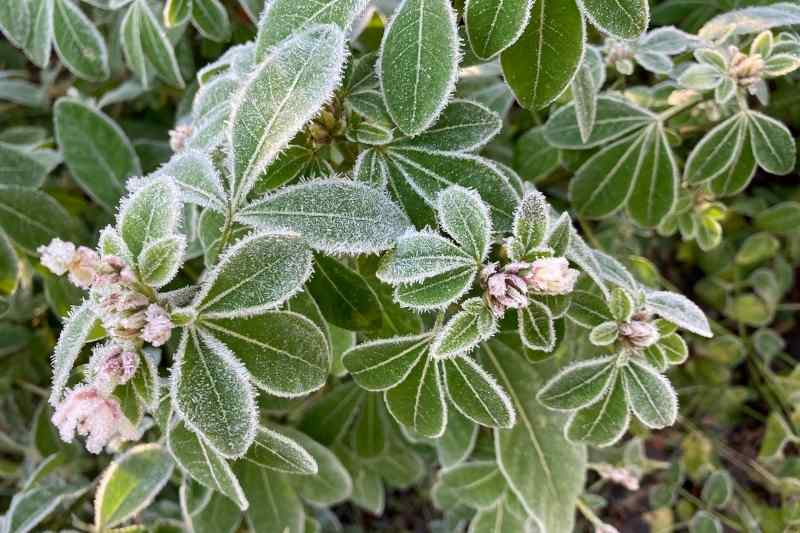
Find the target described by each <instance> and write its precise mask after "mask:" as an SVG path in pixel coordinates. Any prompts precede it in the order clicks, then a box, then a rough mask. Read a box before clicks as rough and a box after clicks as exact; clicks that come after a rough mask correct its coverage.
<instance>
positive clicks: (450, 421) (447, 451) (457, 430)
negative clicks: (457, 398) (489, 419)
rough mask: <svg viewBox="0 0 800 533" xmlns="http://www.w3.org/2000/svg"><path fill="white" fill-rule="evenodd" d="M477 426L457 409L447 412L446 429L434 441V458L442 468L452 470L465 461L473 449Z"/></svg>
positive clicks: (476, 436)
mask: <svg viewBox="0 0 800 533" xmlns="http://www.w3.org/2000/svg"><path fill="white" fill-rule="evenodd" d="M478 429H479V427H478V424H476V423H474V422H473V421H472V420H470V419H469V418H467V417H466V416H464V415H462V414H461V411H459V410H458V409H449V408H448V410H447V428H446V429H445V431H444V434H442V436H441V437H440V438H439V439H437V440H436V456H437V457H438V458H439V463H440V464H441V465H442V468H452V467H454V466H456V465H457V464H460V463H462V462H463V461H466V460H467V457H469V456H470V455H471V454H472V450H473V449H474V448H475V442H476V440H477V438H478Z"/></svg>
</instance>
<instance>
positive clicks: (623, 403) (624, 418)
mask: <svg viewBox="0 0 800 533" xmlns="http://www.w3.org/2000/svg"><path fill="white" fill-rule="evenodd" d="M630 420H631V415H630V409H629V408H628V400H627V398H626V397H625V384H624V379H623V378H622V376H621V375H619V374H618V375H617V377H616V378H615V379H614V380H612V382H611V385H610V387H609V388H608V390H607V391H606V393H605V394H604V395H603V397H602V399H601V400H600V401H598V402H595V403H593V404H591V405H589V406H588V407H584V408H583V409H579V410H577V411H575V412H574V413H573V414H572V416H570V418H569V423H568V424H567V426H566V427H565V428H564V435H565V436H566V437H567V439H569V440H570V441H571V442H585V443H587V444H591V445H592V446H597V447H599V448H604V447H606V446H610V445H612V444H614V443H615V442H617V441H618V440H619V439H620V438H622V435H624V434H625V431H627V430H628V425H629V424H630Z"/></svg>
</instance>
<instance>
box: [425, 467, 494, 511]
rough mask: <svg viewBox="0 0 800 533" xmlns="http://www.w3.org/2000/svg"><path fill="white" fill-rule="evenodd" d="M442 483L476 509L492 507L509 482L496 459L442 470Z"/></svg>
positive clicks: (440, 480) (440, 479)
mask: <svg viewBox="0 0 800 533" xmlns="http://www.w3.org/2000/svg"><path fill="white" fill-rule="evenodd" d="M437 483H440V484H442V485H444V486H446V487H447V488H448V489H449V490H452V491H453V492H454V493H455V495H456V497H457V498H458V499H459V501H462V502H464V503H466V504H467V505H469V506H470V507H474V508H475V509H490V508H492V507H494V505H495V504H496V503H497V501H498V500H499V499H500V497H501V496H503V493H504V491H505V489H506V486H507V482H506V480H505V478H504V477H503V474H502V473H501V472H500V470H499V469H498V468H497V463H495V462H494V461H472V462H469V463H464V464H461V465H458V466H456V467H455V468H452V469H449V470H446V471H444V472H442V474H441V476H440V477H439V481H438V482H437Z"/></svg>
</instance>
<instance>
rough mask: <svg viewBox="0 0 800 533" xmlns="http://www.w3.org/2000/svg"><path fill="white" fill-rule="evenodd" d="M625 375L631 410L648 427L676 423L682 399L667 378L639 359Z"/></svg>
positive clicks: (631, 363) (624, 372)
mask: <svg viewBox="0 0 800 533" xmlns="http://www.w3.org/2000/svg"><path fill="white" fill-rule="evenodd" d="M622 376H623V378H624V379H623V381H624V382H625V392H626V395H627V397H628V402H629V403H630V407H631V410H632V411H633V413H634V414H635V415H636V417H637V418H638V419H639V420H641V421H642V423H643V424H644V425H646V426H647V427H650V428H656V429H659V428H663V427H667V426H671V425H672V424H674V423H675V418H676V417H677V416H678V397H677V395H676V394H675V390H674V389H673V388H672V385H670V383H669V381H668V380H667V378H665V377H664V376H662V375H661V374H659V373H658V372H656V370H655V369H653V368H652V367H650V366H649V365H648V364H646V363H643V362H639V361H636V360H631V361H630V363H629V364H628V365H626V366H625V367H624V368H623V372H622Z"/></svg>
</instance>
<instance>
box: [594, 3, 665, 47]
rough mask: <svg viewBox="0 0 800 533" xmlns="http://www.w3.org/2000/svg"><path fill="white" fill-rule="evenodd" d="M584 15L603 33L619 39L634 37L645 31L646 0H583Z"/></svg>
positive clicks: (648, 15)
mask: <svg viewBox="0 0 800 533" xmlns="http://www.w3.org/2000/svg"><path fill="white" fill-rule="evenodd" d="M583 8H584V11H585V12H586V16H587V17H589V20H591V21H592V24H594V25H595V26H597V28H598V29H600V30H601V31H602V32H603V33H607V34H609V35H612V36H614V37H617V38H619V39H635V38H637V37H639V36H640V35H641V34H643V33H644V32H645V31H647V25H648V24H649V23H650V4H649V2H648V1H647V0H584V1H583Z"/></svg>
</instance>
